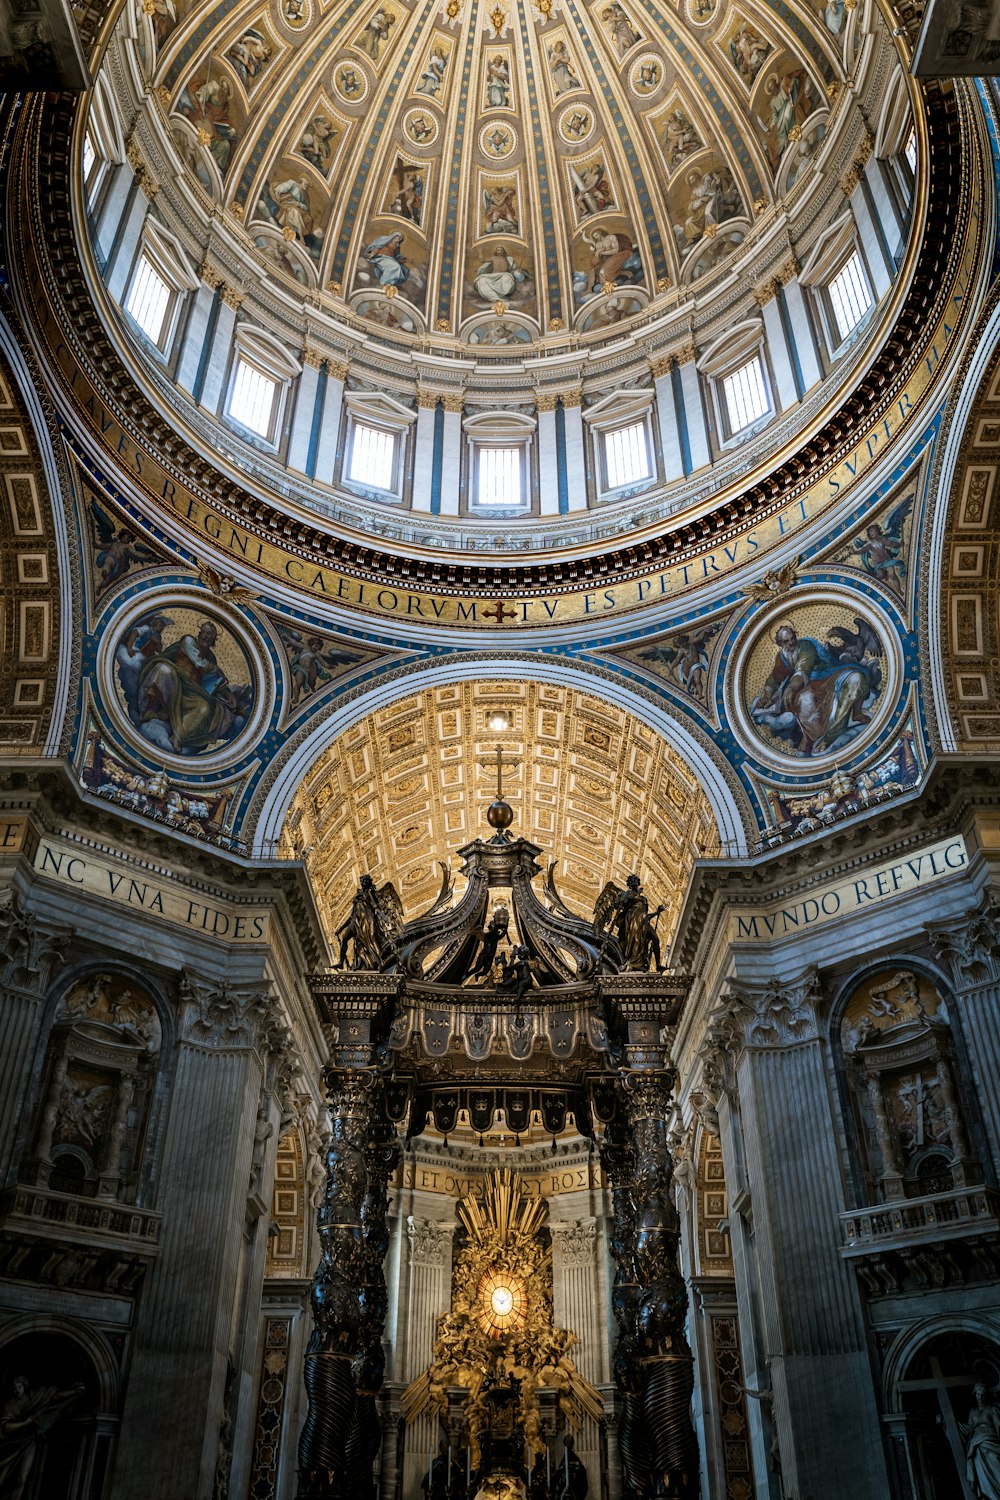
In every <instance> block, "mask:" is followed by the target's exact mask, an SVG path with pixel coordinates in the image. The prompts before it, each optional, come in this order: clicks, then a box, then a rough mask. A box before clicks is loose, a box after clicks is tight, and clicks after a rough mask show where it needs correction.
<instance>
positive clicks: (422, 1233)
mask: <svg viewBox="0 0 1000 1500" xmlns="http://www.w3.org/2000/svg"><path fill="white" fill-rule="evenodd" d="M454 1234H455V1231H454V1228H453V1227H452V1226H451V1225H450V1224H442V1223H441V1222H440V1221H439V1220H438V1219H418V1218H416V1217H414V1215H413V1214H409V1215H408V1216H407V1220H406V1237H407V1239H408V1240H409V1242H410V1260H411V1262H412V1261H420V1262H422V1263H423V1264H424V1265H425V1266H446V1265H447V1264H448V1262H449V1260H450V1259H451V1245H452V1240H453V1238H454Z"/></svg>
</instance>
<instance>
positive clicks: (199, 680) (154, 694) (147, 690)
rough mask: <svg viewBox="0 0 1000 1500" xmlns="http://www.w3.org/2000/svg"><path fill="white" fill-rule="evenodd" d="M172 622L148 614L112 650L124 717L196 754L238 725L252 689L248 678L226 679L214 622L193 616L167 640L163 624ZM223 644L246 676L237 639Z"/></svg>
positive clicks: (162, 742)
mask: <svg viewBox="0 0 1000 1500" xmlns="http://www.w3.org/2000/svg"><path fill="white" fill-rule="evenodd" d="M180 613H182V614H183V615H184V616H191V615H193V611H190V610H183V611H181V612H180ZM184 623H187V622H186V621H184ZM176 624H177V622H176V621H175V620H173V619H171V618H170V617H169V616H167V615H163V614H150V615H148V616H146V617H145V618H143V619H141V620H138V621H136V623H135V624H134V625H131V626H129V627H128V629H127V630H126V631H125V632H124V634H123V635H122V637H121V639H120V641H119V643H118V646H117V648H116V650H115V664H116V667H117V671H118V682H119V686H120V688H121V694H122V698H123V701H124V704H125V707H126V709H127V712H128V716H129V719H130V720H131V722H132V723H133V725H134V726H135V727H136V728H137V729H138V731H139V733H140V734H141V735H142V737H143V738H144V739H147V740H148V741H149V742H150V744H153V745H157V746H159V748H160V749H161V750H167V751H170V752H172V753H173V754H175V755H201V754H204V753H205V752H206V751H208V750H211V749H212V748H213V747H214V746H215V745H218V744H220V743H225V742H226V741H228V740H231V739H234V738H235V736H236V735H237V734H239V732H240V731H241V730H242V729H243V727H244V726H245V724H246V722H247V718H248V717H249V713H250V709H251V707H252V704H253V700H254V688H253V685H252V684H251V683H250V682H249V681H247V682H244V683H238V684H237V683H233V682H231V681H230V679H229V676H228V675H227V673H226V671H225V668H224V666H223V663H222V662H221V661H220V659H219V655H218V654H217V651H216V647H217V646H218V645H219V627H218V626H217V625H216V624H215V622H214V621H212V620H208V619H205V618H203V617H202V618H199V619H198V621H197V624H196V625H195V624H194V621H192V628H190V629H187V630H185V629H183V626H182V627H181V628H180V630H179V632H178V634H177V635H176V637H175V639H174V640H173V641H165V640H164V632H165V631H166V629H167V627H168V626H171V625H174V626H176ZM227 635H228V632H227ZM223 645H224V648H225V654H226V655H227V656H228V658H229V659H230V662H231V664H232V663H233V662H236V663H239V664H241V665H242V667H243V669H244V670H246V671H247V676H248V677H249V675H250V674H249V670H248V664H247V662H246V658H245V657H244V656H243V654H242V652H241V651H240V650H239V648H238V647H236V646H235V642H234V641H233V640H231V639H229V640H226V641H224V643H223Z"/></svg>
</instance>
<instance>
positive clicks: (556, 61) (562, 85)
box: [548, 37, 583, 98]
mask: <svg viewBox="0 0 1000 1500" xmlns="http://www.w3.org/2000/svg"><path fill="white" fill-rule="evenodd" d="M548 56H549V73H550V74H551V76H552V84H553V87H554V89H555V92H556V97H557V98H558V97H559V95H560V94H566V93H568V92H569V90H570V89H579V88H582V87H583V85H582V83H581V82H580V80H579V78H578V77H577V72H576V64H575V63H574V61H573V59H572V58H571V57H570V54H569V48H568V47H567V45H566V43H565V41H564V39H563V38H562V37H557V38H556V40H555V41H554V42H553V43H552V45H551V46H550V47H549V51H548Z"/></svg>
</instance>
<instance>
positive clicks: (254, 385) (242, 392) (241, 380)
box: [229, 359, 278, 437]
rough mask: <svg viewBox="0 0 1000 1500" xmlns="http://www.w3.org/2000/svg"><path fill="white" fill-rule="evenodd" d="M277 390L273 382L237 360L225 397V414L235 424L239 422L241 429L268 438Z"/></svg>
mask: <svg viewBox="0 0 1000 1500" xmlns="http://www.w3.org/2000/svg"><path fill="white" fill-rule="evenodd" d="M277 391H278V383H277V381H276V380H272V379H271V377H270V376H269V375H265V374H264V372H263V371H262V370H258V369H256V368H255V366H253V365H251V364H248V363H247V361H246V360H245V359H240V360H239V361H238V362H237V365H236V375H235V377H234V379H233V389H232V394H231V395H230V397H229V415H230V416H231V417H233V418H235V420H236V421H237V422H242V424H243V426H244V427H249V428H250V431H251V432H257V433H259V434H260V436H261V437H269V436H270V432H271V418H272V417H273V415H274V398H275V396H276V394H277Z"/></svg>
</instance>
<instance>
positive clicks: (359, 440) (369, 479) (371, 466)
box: [347, 422, 398, 490]
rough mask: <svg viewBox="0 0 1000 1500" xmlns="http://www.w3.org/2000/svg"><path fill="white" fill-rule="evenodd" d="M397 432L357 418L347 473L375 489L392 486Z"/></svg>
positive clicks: (360, 482) (385, 488)
mask: <svg viewBox="0 0 1000 1500" xmlns="http://www.w3.org/2000/svg"><path fill="white" fill-rule="evenodd" d="M397 442H398V439H397V436H396V434H395V433H393V432H387V431H386V430H385V429H384V428H381V427H369V426H368V424H367V423H366V422H355V423H354V424H353V427H352V430H351V456H350V459H349V461H348V465H347V477H348V479H353V480H354V482H355V484H363V485H365V486H367V487H370V488H373V489H376V490H391V489H392V488H393V476H394V474H395V470H396V444H397Z"/></svg>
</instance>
